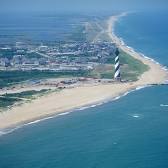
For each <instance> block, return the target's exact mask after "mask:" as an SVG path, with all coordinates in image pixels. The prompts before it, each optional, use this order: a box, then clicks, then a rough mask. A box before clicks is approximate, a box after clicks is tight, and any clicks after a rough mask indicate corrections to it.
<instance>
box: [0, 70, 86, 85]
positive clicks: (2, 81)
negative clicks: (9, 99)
mask: <svg viewBox="0 0 168 168" xmlns="http://www.w3.org/2000/svg"><path fill="white" fill-rule="evenodd" d="M86 74H87V72H86V71H82V70H81V71H65V72H53V71H38V70H34V71H0V88H3V87H8V86H11V85H15V84H18V83H20V82H24V81H27V80H39V79H45V78H58V77H74V76H78V77H80V76H86Z"/></svg>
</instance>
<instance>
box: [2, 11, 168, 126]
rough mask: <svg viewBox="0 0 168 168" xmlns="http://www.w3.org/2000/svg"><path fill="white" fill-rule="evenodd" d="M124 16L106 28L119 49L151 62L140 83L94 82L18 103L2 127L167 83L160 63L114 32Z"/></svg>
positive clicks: (140, 78)
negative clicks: (140, 88) (131, 45)
mask: <svg viewBox="0 0 168 168" xmlns="http://www.w3.org/2000/svg"><path fill="white" fill-rule="evenodd" d="M123 16H125V13H124V14H121V15H118V16H112V17H110V18H109V20H108V21H107V24H108V28H107V30H106V31H107V33H108V35H109V37H110V38H111V40H112V41H113V42H114V43H116V44H117V46H118V47H119V48H121V49H122V50H123V51H125V52H126V53H128V54H130V55H131V56H133V57H134V58H136V59H139V60H141V61H142V62H143V63H144V64H147V65H148V66H149V67H150V69H149V71H147V72H145V73H144V74H142V75H141V76H140V77H139V80H138V81H136V82H130V83H113V84H99V85H96V86H95V85H94V86H93V85H91V84H90V85H85V86H80V87H76V88H70V89H64V90H63V91H61V92H58V93H51V94H49V95H46V96H43V97H40V98H38V99H36V100H33V101H32V102H30V103H25V104H22V105H20V106H15V107H13V108H12V109H8V110H7V111H4V112H3V113H1V114H0V129H4V128H8V127H12V126H15V125H17V124H22V123H26V122H30V121H33V120H36V119H39V118H45V117H47V116H51V115H55V114H58V113H62V112H65V111H70V110H72V109H74V108H79V107H82V106H86V105H90V104H96V103H98V102H102V101H104V100H112V99H113V98H114V97H117V96H119V95H122V94H124V93H125V92H128V91H130V90H133V89H136V88H137V87H141V86H146V85H151V84H162V83H164V82H165V81H166V80H167V71H166V70H164V69H163V67H162V66H161V65H160V64H158V63H156V62H155V61H153V60H152V59H149V58H147V57H145V56H143V55H142V54H140V53H136V52H135V51H134V50H133V49H131V48H129V47H127V46H126V45H124V44H123V42H122V41H121V40H120V38H118V37H117V36H116V35H115V34H114V27H115V23H116V22H117V20H118V19H119V18H120V17H123Z"/></svg>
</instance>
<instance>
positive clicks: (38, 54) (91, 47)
mask: <svg viewBox="0 0 168 168" xmlns="http://www.w3.org/2000/svg"><path fill="white" fill-rule="evenodd" d="M115 49H116V47H115V45H114V43H112V42H102V41H99V42H95V43H91V42H81V43H76V42H68V43H65V42H62V43H56V44H52V45H44V44H40V45H37V44H36V45H33V44H26V43H23V42H16V44H15V45H13V46H9V45H8V46H5V45H4V46H0V53H1V55H0V70H24V71H25V70H27V71H29V70H41V71H45V70H50V71H58V72H60V71H78V70H91V69H93V68H94V66H95V65H98V64H105V63H106V62H107V61H109V60H111V59H112V58H113V57H114V52H115Z"/></svg>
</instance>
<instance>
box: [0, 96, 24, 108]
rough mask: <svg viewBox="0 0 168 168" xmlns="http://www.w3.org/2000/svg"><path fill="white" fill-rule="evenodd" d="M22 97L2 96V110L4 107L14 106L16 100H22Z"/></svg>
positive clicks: (0, 100) (0, 105) (0, 104)
mask: <svg viewBox="0 0 168 168" xmlns="http://www.w3.org/2000/svg"><path fill="white" fill-rule="evenodd" d="M20 101H21V100H20V99H17V98H10V97H5V96H4V97H0V110H1V109H3V108H7V107H8V106H12V105H13V104H15V103H16V102H20Z"/></svg>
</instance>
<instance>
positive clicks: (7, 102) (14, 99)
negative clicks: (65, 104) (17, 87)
mask: <svg viewBox="0 0 168 168" xmlns="http://www.w3.org/2000/svg"><path fill="white" fill-rule="evenodd" d="M53 91H57V90H52V91H51V90H50V89H42V90H40V91H36V90H30V91H23V92H19V93H10V94H4V95H1V97H0V110H2V109H6V108H8V107H10V106H12V105H14V104H16V103H21V102H23V101H28V102H30V101H31V100H33V99H36V98H37V97H41V96H44V95H46V94H49V93H51V92H53Z"/></svg>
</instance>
